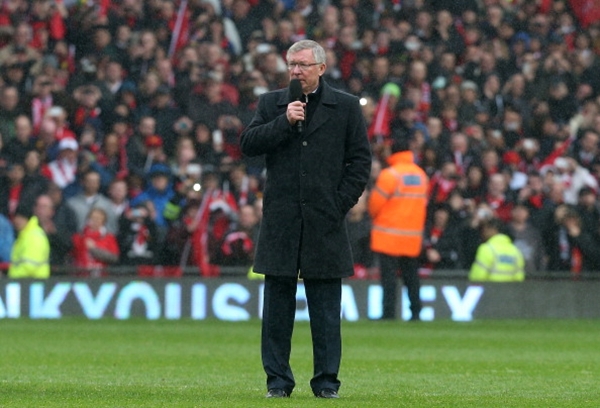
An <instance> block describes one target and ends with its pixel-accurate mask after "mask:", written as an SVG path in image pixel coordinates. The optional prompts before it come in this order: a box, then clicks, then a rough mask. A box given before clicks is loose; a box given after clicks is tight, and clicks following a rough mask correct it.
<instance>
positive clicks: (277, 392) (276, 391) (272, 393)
mask: <svg viewBox="0 0 600 408" xmlns="http://www.w3.org/2000/svg"><path fill="white" fill-rule="evenodd" d="M266 396H267V398H288V397H289V395H288V393H287V392H285V391H284V390H282V389H281V388H272V389H270V390H269V392H267V395H266Z"/></svg>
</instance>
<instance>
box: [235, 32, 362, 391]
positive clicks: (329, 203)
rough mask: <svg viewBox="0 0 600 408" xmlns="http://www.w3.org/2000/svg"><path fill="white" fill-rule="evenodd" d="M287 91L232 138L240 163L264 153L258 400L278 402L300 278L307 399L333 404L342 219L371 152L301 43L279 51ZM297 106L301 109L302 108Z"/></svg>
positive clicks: (313, 53)
mask: <svg viewBox="0 0 600 408" xmlns="http://www.w3.org/2000/svg"><path fill="white" fill-rule="evenodd" d="M287 63H288V69H289V73H290V80H294V79H297V80H299V81H300V84H301V87H302V92H301V95H291V93H290V91H292V93H294V94H295V93H296V92H294V90H295V89H294V88H293V87H290V89H280V90H277V91H273V92H269V93H266V94H263V95H262V96H261V97H260V99H259V103H258V108H257V111H256V114H255V116H254V118H253V119H252V122H251V123H250V124H249V125H248V127H247V128H246V129H245V130H244V132H243V133H242V135H241V137H240V143H241V149H242V152H243V153H244V154H245V155H247V156H257V155H261V154H264V155H265V159H266V166H267V181H266V185H265V190H264V201H263V219H262V223H261V228H260V233H259V238H258V243H257V247H256V256H255V264H254V270H255V271H256V272H258V273H261V274H264V275H265V289H264V305H263V324H262V346H261V352H262V361H263V367H264V369H265V372H266V374H267V389H268V393H267V397H287V396H289V395H290V394H291V393H292V390H293V389H294V386H295V382H294V376H293V374H292V370H291V368H290V365H289V358H290V352H291V338H292V331H293V326H294V318H295V313H296V288H297V284H298V279H299V278H300V279H302V280H303V283H304V288H305V291H306V298H307V304H308V309H309V317H310V327H311V334H312V341H313V359H314V373H313V378H312V379H311V381H310V386H311V389H312V391H313V393H314V394H315V396H317V397H322V398H337V397H338V389H339V387H340V381H339V379H338V371H339V366H340V360H341V334H340V323H341V322H340V321H341V317H340V312H341V286H342V285H341V282H342V278H345V277H349V276H351V275H352V274H353V261H352V254H351V250H350V244H349V240H348V235H347V232H346V224H345V215H346V213H347V212H348V210H349V209H350V208H351V207H352V206H354V204H355V203H356V202H357V201H358V198H359V197H360V195H361V194H362V192H363V190H364V188H365V186H366V184H367V181H368V179H369V173H370V169H371V151H370V148H369V143H368V140H367V133H366V125H365V122H364V118H363V116H362V113H361V108H360V104H359V100H358V98H356V97H355V96H352V95H349V94H346V93H344V92H341V91H338V90H336V89H333V88H331V87H330V86H329V85H328V84H327V83H326V82H325V81H324V80H323V79H322V78H321V76H322V75H323V73H324V72H325V68H326V65H325V51H324V50H323V48H322V47H321V46H320V45H319V44H318V43H316V42H314V41H311V40H302V41H299V42H297V43H295V44H293V45H292V46H291V47H290V49H289V50H288V53H287ZM305 98H307V101H306V102H304V101H303V100H305Z"/></svg>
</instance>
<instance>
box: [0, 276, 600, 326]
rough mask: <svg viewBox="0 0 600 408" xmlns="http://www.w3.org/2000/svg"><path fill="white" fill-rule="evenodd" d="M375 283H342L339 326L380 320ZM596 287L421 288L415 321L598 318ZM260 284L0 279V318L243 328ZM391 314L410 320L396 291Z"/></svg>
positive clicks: (302, 307) (252, 314)
mask: <svg viewBox="0 0 600 408" xmlns="http://www.w3.org/2000/svg"><path fill="white" fill-rule="evenodd" d="M381 293H382V292H381V287H380V286H379V285H378V283H377V282H376V281H358V280H348V281H345V282H344V287H343V299H342V303H343V305H342V314H343V319H344V320H348V321H356V320H359V319H376V318H378V317H379V316H380V315H381ZM599 294H600V281H585V282H578V281H526V282H523V283H504V284H491V283H490V284H485V285H474V284H471V283H469V282H465V281H464V280H432V281H425V282H423V284H422V287H421V298H422V300H423V310H422V312H421V318H422V319H423V320H435V319H451V320H455V321H470V320H476V319H495V318H597V317H600V305H599V302H598V298H599ZM297 300H298V307H297V311H296V319H297V320H308V311H307V308H306V301H305V296H304V287H303V285H302V283H301V282H300V283H299V285H298V294H297ZM261 305H262V282H261V281H260V280H258V281H249V280H246V279H204V280H202V279H193V278H181V279H173V280H166V279H147V280H140V279H127V278H118V279H69V278H52V279H49V280H43V281H34V280H7V279H4V280H1V281H0V318H2V319H6V318H31V319H59V318H61V317H63V316H84V317H87V318H88V319H99V318H116V319H129V318H132V317H143V318H146V319H196V320H203V319H207V318H216V319H220V320H229V321H243V320H248V319H251V318H256V317H260V310H261ZM398 307H399V315H400V316H402V318H403V319H406V318H408V317H409V316H410V313H409V311H408V305H407V296H406V292H405V290H403V296H402V297H401V304H400V305H398Z"/></svg>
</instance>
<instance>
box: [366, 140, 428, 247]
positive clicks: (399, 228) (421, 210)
mask: <svg viewBox="0 0 600 408" xmlns="http://www.w3.org/2000/svg"><path fill="white" fill-rule="evenodd" d="M388 163H389V164H390V167H388V168H385V169H383V170H382V171H381V173H380V174H379V177H378V178H377V182H376V184H375V188H374V189H373V190H372V191H371V196H370V199H369V213H370V214H371V217H372V219H373V230H372V233H371V249H372V250H373V251H375V252H381V253H384V254H388V255H394V256H415V257H416V256H419V255H420V253H421V244H422V242H423V230H424V228H425V216H426V213H427V193H428V191H427V189H428V184H429V181H428V179H427V175H426V174H425V172H424V171H423V170H422V169H421V168H420V167H419V166H418V165H416V164H415V163H414V156H413V153H412V152H411V151H401V152H398V153H394V154H392V155H391V156H390V157H389V158H388Z"/></svg>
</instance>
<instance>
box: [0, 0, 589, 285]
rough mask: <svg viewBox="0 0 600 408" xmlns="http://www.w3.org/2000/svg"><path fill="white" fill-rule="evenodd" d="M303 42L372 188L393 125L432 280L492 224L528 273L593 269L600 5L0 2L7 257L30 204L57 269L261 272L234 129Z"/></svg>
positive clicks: (469, 255)
mask: <svg viewBox="0 0 600 408" xmlns="http://www.w3.org/2000/svg"><path fill="white" fill-rule="evenodd" d="M305 38H309V39H314V40H316V41H318V42H320V43H321V44H322V45H323V46H324V48H325V49H326V51H327V70H326V73H325V75H324V78H325V80H326V81H328V82H329V83H330V84H331V85H333V86H334V87H337V88H339V89H342V90H345V91H346V92H349V93H351V94H354V95H356V96H358V97H360V98H361V104H362V106H363V112H364V115H365V118H366V120H367V123H368V131H369V138H370V141H371V144H372V148H373V171H372V178H373V180H375V179H376V177H377V175H378V172H379V170H380V169H381V168H382V167H384V166H386V158H387V156H388V155H389V146H390V140H392V139H393V138H394V137H399V136H402V137H408V138H410V140H411V150H412V151H413V152H414V153H415V156H416V159H417V161H418V163H419V165H420V166H422V168H423V169H424V170H425V171H426V172H427V175H428V176H429V178H430V200H429V203H430V204H429V208H428V217H427V220H428V221H427V226H426V231H425V241H424V242H425V244H424V247H423V251H422V255H421V258H420V265H421V275H422V276H427V275H430V274H435V270H442V269H444V270H446V269H468V268H469V267H470V265H471V263H472V262H473V259H474V256H475V251H476V249H477V246H478V245H479V243H480V237H479V234H478V226H479V224H480V223H481V222H482V221H484V220H486V219H489V218H491V217H495V218H499V219H501V220H502V221H503V223H504V226H505V227H506V232H507V233H508V234H509V235H510V236H511V237H512V238H513V239H514V242H515V244H516V245H517V246H518V247H519V248H520V249H521V251H522V253H523V254H524V256H525V259H526V271H527V273H530V274H534V273H536V272H540V271H547V270H550V271H564V272H565V273H570V274H578V273H580V272H582V271H595V270H599V268H600V252H599V251H598V250H597V248H598V247H600V211H599V207H598V200H597V193H598V182H599V181H600V157H599V156H598V149H599V138H600V99H599V96H600V63H599V59H598V55H599V52H600V5H598V4H597V2H595V1H590V0H536V1H533V0H462V1H450V0H391V1H387V0H329V1H326V0H324V1H317V0H221V1H219V0H189V1H186V0H180V1H167V0H148V1H141V0H118V1H106V0H95V1H92V0H87V1H75V0H32V1H25V0H3V1H2V2H1V5H0V73H1V79H0V213H1V217H0V239H1V240H2V242H4V244H2V245H0V246H1V247H2V253H1V254H0V258H1V260H2V261H5V262H6V261H8V260H9V258H10V256H9V253H10V245H11V242H12V240H13V238H14V231H13V230H12V226H11V223H10V221H11V220H12V219H13V218H14V216H15V215H16V214H17V213H19V214H26V215H28V216H29V215H36V216H37V218H38V220H39V224H40V226H41V227H42V228H43V229H44V231H45V232H46V234H47V236H48V238H49V241H50V248H51V263H52V265H53V267H55V268H56V267H64V266H67V265H68V266H69V267H76V268H79V269H78V270H80V271H82V273H89V272H90V270H94V271H95V272H94V273H96V274H98V273H103V272H102V271H103V270H104V269H103V268H105V267H106V266H109V265H129V266H132V265H135V266H136V267H137V268H138V270H139V271H140V273H142V274H143V273H148V274H152V273H154V271H155V270H156V268H157V267H156V265H161V268H167V267H181V266H186V265H193V266H197V267H198V268H199V271H200V273H201V274H202V275H203V276H218V275H219V273H220V269H219V267H220V266H224V265H225V266H244V267H248V266H251V265H252V253H253V250H254V241H255V238H256V233H257V229H258V225H259V222H260V218H261V214H262V201H261V196H262V194H261V193H262V187H263V184H264V177H265V174H264V164H263V161H262V160H261V159H252V160H249V159H247V158H245V157H242V155H241V153H240V150H239V147H238V136H239V134H240V132H241V130H242V129H243V128H244V126H246V125H247V124H248V123H249V121H250V120H251V119H252V116H253V113H254V110H255V107H256V103H257V100H258V97H259V96H260V95H261V94H262V93H264V92H267V91H269V90H274V89H277V88H281V87H287V86H288V72H287V69H286V64H285V53H286V50H287V48H288V47H289V46H290V45H291V44H292V43H294V42H295V41H297V40H300V39H305ZM368 194H369V191H368V189H367V191H365V194H364V195H363V197H362V198H361V200H360V202H359V203H358V204H357V205H356V206H355V207H354V208H353V209H352V211H351V212H350V214H348V228H349V231H350V236H351V239H352V244H353V249H354V257H355V261H356V272H357V276H358V277H369V276H371V277H373V276H375V275H376V273H377V272H376V270H377V265H376V262H375V261H374V259H373V256H372V254H371V252H370V250H369V234H370V220H369V217H368V211H367V206H366V202H367V198H368ZM91 209H94V211H90V210H91ZM7 250H8V252H7Z"/></svg>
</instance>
